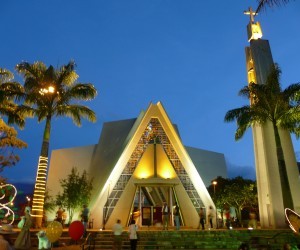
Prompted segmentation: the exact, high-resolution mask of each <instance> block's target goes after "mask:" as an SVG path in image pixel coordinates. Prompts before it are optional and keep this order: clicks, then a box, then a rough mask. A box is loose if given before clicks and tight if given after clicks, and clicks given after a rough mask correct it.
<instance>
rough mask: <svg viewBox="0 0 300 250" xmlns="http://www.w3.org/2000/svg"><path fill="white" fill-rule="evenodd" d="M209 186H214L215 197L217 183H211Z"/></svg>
mask: <svg viewBox="0 0 300 250" xmlns="http://www.w3.org/2000/svg"><path fill="white" fill-rule="evenodd" d="M211 184H213V186H214V195H216V185H217V184H218V182H217V181H212V182H211Z"/></svg>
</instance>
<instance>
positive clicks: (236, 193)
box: [224, 177, 258, 221]
mask: <svg viewBox="0 0 300 250" xmlns="http://www.w3.org/2000/svg"><path fill="white" fill-rule="evenodd" d="M224 193H226V194H227V199H226V203H227V204H228V206H229V207H234V209H235V213H236V215H237V218H238V219H239V221H241V213H242V210H243V209H244V208H255V209H256V208H257V206H258V199H257V189H256V184H255V182H254V181H251V180H244V179H243V178H242V177H236V178H234V179H232V180H231V184H230V185H228V186H227V187H226V188H225V190H224Z"/></svg>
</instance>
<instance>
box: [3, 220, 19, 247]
mask: <svg viewBox="0 0 300 250" xmlns="http://www.w3.org/2000/svg"><path fill="white" fill-rule="evenodd" d="M15 233H16V232H14V231H13V228H12V225H9V224H2V227H0V249H1V250H13V249H14V248H13V244H12V240H11V238H10V235H11V234H15Z"/></svg>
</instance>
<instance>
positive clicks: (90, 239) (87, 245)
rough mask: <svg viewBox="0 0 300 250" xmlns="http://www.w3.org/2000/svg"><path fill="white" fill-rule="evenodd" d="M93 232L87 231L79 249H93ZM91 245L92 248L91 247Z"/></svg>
mask: <svg viewBox="0 0 300 250" xmlns="http://www.w3.org/2000/svg"><path fill="white" fill-rule="evenodd" d="M94 235H95V233H89V234H88V236H87V237H86V239H85V241H84V242H83V243H82V245H81V249H82V250H85V249H94V248H95V237H94ZM91 247H92V248H91Z"/></svg>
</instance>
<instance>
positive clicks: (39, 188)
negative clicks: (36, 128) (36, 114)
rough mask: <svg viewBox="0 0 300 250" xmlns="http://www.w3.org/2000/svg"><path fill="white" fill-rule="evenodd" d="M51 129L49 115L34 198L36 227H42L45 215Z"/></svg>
mask: <svg viewBox="0 0 300 250" xmlns="http://www.w3.org/2000/svg"><path fill="white" fill-rule="evenodd" d="M50 131H51V116H49V117H47V119H46V125H45V129H44V136H43V143H42V149H41V154H40V157H39V164H38V169H37V174H36V180H35V186H34V193H33V200H32V217H33V222H34V223H33V224H34V227H35V228H41V227H42V221H43V215H44V200H45V192H46V182H47V172H48V154H49V138H50Z"/></svg>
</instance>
